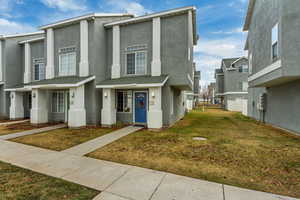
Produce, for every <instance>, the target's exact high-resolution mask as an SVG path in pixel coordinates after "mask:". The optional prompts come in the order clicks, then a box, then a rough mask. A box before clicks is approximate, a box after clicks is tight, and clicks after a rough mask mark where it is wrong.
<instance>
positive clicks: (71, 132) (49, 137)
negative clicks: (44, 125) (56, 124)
mask: <svg viewBox="0 0 300 200" xmlns="http://www.w3.org/2000/svg"><path fill="white" fill-rule="evenodd" d="M117 129H118V127H115V128H101V127H97V126H87V127H84V128H80V129H69V128H62V129H56V130H52V131H47V132H43V133H38V134H33V135H27V136H24V137H18V138H15V139H11V140H10V141H13V142H18V143H23V144H28V145H32V146H36V147H41V148H46V149H51V150H55V151H62V150H65V149H68V148H70V147H73V146H75V145H78V144H81V143H83V142H86V141H88V140H91V139H94V138H96V137H100V136H103V135H105V134H107V133H110V132H112V131H114V130H117Z"/></svg>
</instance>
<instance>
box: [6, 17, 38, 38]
mask: <svg viewBox="0 0 300 200" xmlns="http://www.w3.org/2000/svg"><path fill="white" fill-rule="evenodd" d="M0 30H1V32H0V34H16V33H25V32H32V31H35V30H36V28H34V27H32V26H30V25H27V24H22V23H18V22H14V21H10V20H7V19H4V18H0Z"/></svg>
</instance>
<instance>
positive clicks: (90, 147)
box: [63, 126, 142, 156]
mask: <svg viewBox="0 0 300 200" xmlns="http://www.w3.org/2000/svg"><path fill="white" fill-rule="evenodd" d="M140 129H142V127H136V126H127V127H125V128H122V129H119V130H116V131H114V132H111V133H109V134H107V135H104V136H101V137H98V138H95V139H93V140H90V141H88V142H85V143H82V144H79V145H77V146H74V147H71V148H69V149H66V150H64V151H63V152H64V153H67V154H71V155H77V156H83V155H85V154H88V153H90V152H92V151H94V150H96V149H99V148H101V147H103V146H105V145H107V144H109V143H112V142H113V141H115V140H118V139H120V138H121V137H124V136H126V135H129V134H130V133H133V132H136V131H138V130H140Z"/></svg>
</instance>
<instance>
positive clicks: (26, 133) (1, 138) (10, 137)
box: [0, 124, 67, 140]
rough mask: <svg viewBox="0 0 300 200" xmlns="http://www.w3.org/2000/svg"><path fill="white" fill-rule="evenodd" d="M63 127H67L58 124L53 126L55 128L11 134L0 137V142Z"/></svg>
mask: <svg viewBox="0 0 300 200" xmlns="http://www.w3.org/2000/svg"><path fill="white" fill-rule="evenodd" d="M64 127H67V125H66V124H59V125H55V126H48V127H44V128H38V129H32V130H28V131H23V132H18V133H11V134H7V135H3V136H0V140H9V139H13V138H17V137H21V136H26V135H32V134H36V133H42V132H46V131H51V130H55V129H59V128H64Z"/></svg>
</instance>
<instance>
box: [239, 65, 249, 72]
mask: <svg viewBox="0 0 300 200" xmlns="http://www.w3.org/2000/svg"><path fill="white" fill-rule="evenodd" d="M244 67H245V68H244ZM245 69H246V70H245ZM238 72H239V73H249V66H247V65H246V64H242V65H240V66H239V68H238Z"/></svg>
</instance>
